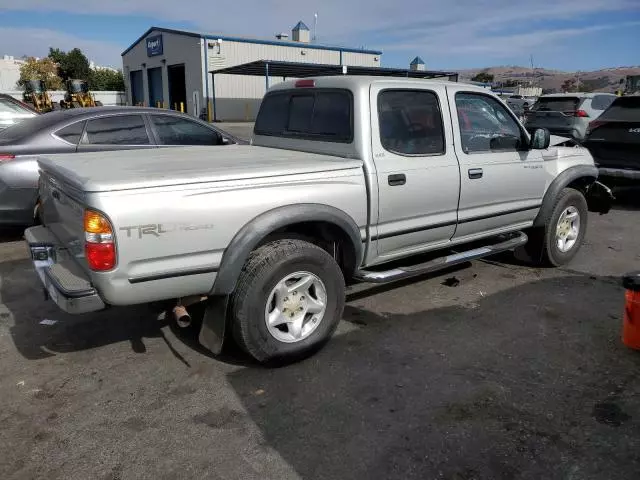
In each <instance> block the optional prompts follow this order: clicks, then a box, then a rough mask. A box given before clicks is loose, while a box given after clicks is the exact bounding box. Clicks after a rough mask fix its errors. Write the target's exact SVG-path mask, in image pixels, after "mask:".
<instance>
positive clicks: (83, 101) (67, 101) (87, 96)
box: [60, 80, 102, 108]
mask: <svg viewBox="0 0 640 480" xmlns="http://www.w3.org/2000/svg"><path fill="white" fill-rule="evenodd" d="M60 106H61V107H62V108H82V107H101V106H102V102H97V101H96V99H95V97H94V96H93V94H92V93H91V92H90V91H89V84H88V83H87V82H86V81H85V80H67V93H66V94H65V95H64V100H60Z"/></svg>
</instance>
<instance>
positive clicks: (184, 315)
mask: <svg viewBox="0 0 640 480" xmlns="http://www.w3.org/2000/svg"><path fill="white" fill-rule="evenodd" d="M173 316H174V318H175V319H176V323H177V324H178V326H179V327H181V328H187V327H188V326H189V325H191V315H189V312H187V309H186V308H184V307H183V306H182V305H178V306H175V307H173Z"/></svg>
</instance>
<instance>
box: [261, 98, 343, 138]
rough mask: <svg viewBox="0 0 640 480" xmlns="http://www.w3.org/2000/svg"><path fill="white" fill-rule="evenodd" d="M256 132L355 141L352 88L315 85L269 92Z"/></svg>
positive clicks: (292, 136) (269, 134)
mask: <svg viewBox="0 0 640 480" xmlns="http://www.w3.org/2000/svg"><path fill="white" fill-rule="evenodd" d="M254 133H255V134H256V135H268V136H276V137H285V138H299V139H304V140H316V141H323V142H336V143H351V142H352V141H353V96H352V95H351V92H350V91H348V90H340V89H315V88H314V89H304V90H303V89H300V90H284V91H275V92H271V93H268V94H267V95H266V96H265V97H264V100H263V101H262V104H261V105H260V111H259V113H258V117H257V119H256V124H255V127H254Z"/></svg>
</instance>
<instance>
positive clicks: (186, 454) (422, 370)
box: [0, 126, 640, 480]
mask: <svg viewBox="0 0 640 480" xmlns="http://www.w3.org/2000/svg"><path fill="white" fill-rule="evenodd" d="M223 128H224V126H223ZM232 128H233V127H232ZM232 128H229V130H232ZM243 128H244V127H243ZM234 133H235V132H234ZM639 215H640V202H637V201H635V202H634V200H633V199H632V198H631V199H626V200H625V201H624V202H623V203H621V204H619V205H617V206H616V208H615V209H614V210H613V211H612V212H611V213H610V214H609V215H606V216H597V215H591V217H590V219H589V221H590V224H589V231H588V233H587V237H586V244H585V245H584V247H583V249H582V250H581V252H580V253H579V256H578V257H577V258H576V259H575V260H574V261H573V262H572V263H571V265H569V266H568V267H566V268H562V269H535V268H531V267H529V266H527V265H526V264H523V263H522V262H521V261H519V260H517V259H514V258H513V256H511V255H503V256H500V257H497V258H490V259H488V260H486V261H477V262H473V263H471V264H468V265H465V266H463V267H462V268H460V269H457V270H455V271H449V272H446V273H444V274H441V275H438V276H430V277H421V278H418V279H413V280H411V281H406V282H403V283H400V284H394V285H384V286H371V285H357V286H356V287H354V288H353V289H352V290H351V291H350V293H349V296H348V304H347V307H346V310H345V314H344V318H343V322H342V324H341V326H340V328H339V330H338V333H337V335H336V337H334V339H333V340H332V342H331V343H330V344H329V345H328V346H327V347H326V348H325V349H324V350H322V351H321V352H320V353H318V354H317V355H315V356H314V357H312V358H310V359H308V360H306V361H303V362H301V363H298V364H295V365H291V366H288V367H282V368H277V369H265V368H262V367H259V366H257V365H255V364H253V363H252V362H251V361H250V360H249V359H248V358H247V357H246V356H244V355H242V354H241V353H240V352H238V351H236V350H235V349H230V351H229V352H227V353H226V354H225V355H223V356H222V357H220V358H214V357H212V356H211V355H208V354H207V353H206V352H203V351H202V350H201V349H199V348H198V347H197V346H196V345H195V344H194V342H193V337H191V336H190V335H189V333H188V332H184V331H179V330H177V329H176V328H175V327H174V326H173V325H170V324H168V323H167V322H166V321H160V320H158V319H157V318H156V317H155V316H154V315H153V314H151V313H150V312H149V310H147V309H146V308H145V307H136V308H128V309H112V310H109V311H105V312H100V313H97V314H92V315H88V316H85V317H72V316H69V315H65V314H63V313H62V312H60V311H59V310H58V309H57V308H56V307H55V306H54V305H53V304H52V303H50V302H45V301H44V300H43V298H42V294H41V291H40V287H39V284H38V281H37V278H36V275H35V273H33V271H32V268H31V265H30V262H29V261H28V260H27V253H26V250H25V248H24V246H23V244H22V242H21V241H20V232H19V231H3V232H0V237H1V238H0V478H2V479H31V478H48V479H58V478H60V479H83V480H84V479H89V478H91V479H93V478H99V479H139V478H149V479H173V478H176V479H178V478H213V479H215V478H220V479H242V480H245V479H267V478H268V479H271V478H273V479H297V478H303V479H363V480H364V479H414V478H415V479H451V480H463V479H464V480H471V479H541V478H545V479H574V480H577V479H637V478H638V475H639V473H638V472H640V380H639V378H638V375H637V372H638V368H639V367H640V352H634V351H631V350H628V349H626V348H625V347H624V346H623V345H622V344H621V342H620V338H619V337H620V325H621V321H622V320H621V317H622V307H623V290H622V288H621V287H620V286H619V277H620V275H622V274H623V273H625V272H627V271H630V270H634V269H636V270H637V269H640V249H639V248H638V240H637V239H638V238H640V222H639V221H638V218H639V217H638V216H639Z"/></svg>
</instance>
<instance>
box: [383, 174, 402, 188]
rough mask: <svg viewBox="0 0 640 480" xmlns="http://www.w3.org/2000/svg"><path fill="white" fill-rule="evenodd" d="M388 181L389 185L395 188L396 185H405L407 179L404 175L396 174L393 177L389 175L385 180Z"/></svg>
mask: <svg viewBox="0 0 640 480" xmlns="http://www.w3.org/2000/svg"><path fill="white" fill-rule="evenodd" d="M387 180H388V181H389V185H390V186H392V187H396V186H398V185H404V184H405V183H407V177H406V175H405V174H404V173H396V174H394V175H389V177H388V178H387Z"/></svg>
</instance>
